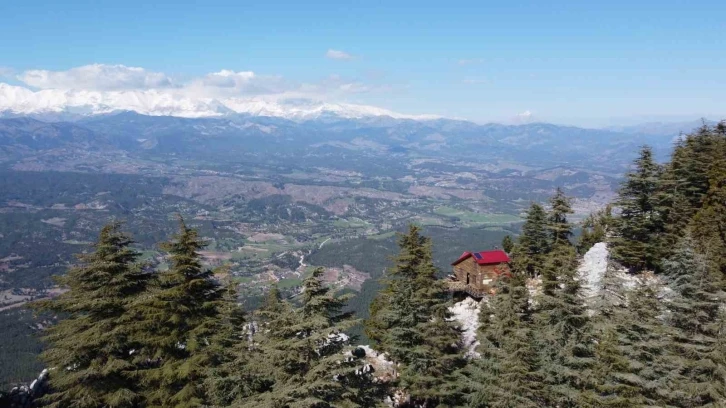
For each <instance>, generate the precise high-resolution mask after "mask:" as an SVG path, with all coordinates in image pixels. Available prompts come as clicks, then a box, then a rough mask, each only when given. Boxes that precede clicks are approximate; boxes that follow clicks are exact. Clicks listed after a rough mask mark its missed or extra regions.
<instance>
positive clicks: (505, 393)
mask: <svg viewBox="0 0 726 408" xmlns="http://www.w3.org/2000/svg"><path fill="white" fill-rule="evenodd" d="M495 289H496V290H495V295H494V296H492V297H491V298H489V300H488V302H482V309H481V312H480V316H479V321H480V326H479V333H478V334H477V339H479V341H480V346H479V348H478V350H479V352H480V354H481V357H480V358H478V359H475V360H474V361H472V362H471V363H470V367H469V368H468V370H469V371H470V375H469V377H470V381H471V383H472V385H473V392H471V395H470V398H469V406H470V407H481V408H484V407H492V408H518V407H533V408H534V407H538V406H540V404H541V402H542V401H541V396H540V394H541V391H542V390H541V388H540V387H541V382H542V379H541V378H540V377H539V373H538V369H539V365H538V364H539V361H538V356H537V350H536V348H535V344H534V343H533V341H532V340H533V333H532V326H531V321H530V320H531V310H530V304H529V292H528V290H527V287H526V286H525V278H524V276H523V275H521V274H519V275H517V274H515V275H503V276H502V277H500V278H499V279H498V280H497V283H496V286H495Z"/></svg>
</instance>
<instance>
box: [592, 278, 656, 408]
mask: <svg viewBox="0 0 726 408" xmlns="http://www.w3.org/2000/svg"><path fill="white" fill-rule="evenodd" d="M628 296H629V293H628V292H627V290H626V288H625V280H624V279H623V278H621V276H620V275H619V274H618V273H617V271H616V270H615V268H614V266H613V265H612V264H608V267H607V270H606V271H605V274H604V275H603V276H602V278H601V280H600V284H599V287H598V288H597V294H596V295H595V296H594V297H593V298H591V299H590V302H589V303H590V307H591V309H592V311H593V312H594V316H593V317H592V318H591V319H592V324H593V327H594V329H595V335H596V337H597V339H598V340H597V344H596V345H595V348H594V356H595V363H594V366H593V380H594V382H595V388H594V392H592V393H588V394H586V395H585V400H586V401H587V405H591V406H603V407H632V406H642V405H646V402H654V401H657V400H654V399H650V400H649V399H647V397H646V394H647V393H648V389H647V384H649V383H650V382H651V381H653V378H647V376H641V371H643V370H644V369H646V370H647V369H650V368H654V367H649V366H651V365H654V364H656V362H655V361H654V360H650V361H648V360H647V358H648V357H650V356H651V355H652V353H660V352H661V351H662V350H664V348H663V347H664V342H663V340H662V338H663V336H662V334H663V331H662V330H657V329H658V328H659V327H660V326H661V325H660V324H659V322H658V321H657V320H656V316H657V314H658V313H657V311H658V310H659V309H658V308H657V307H655V308H654V309H653V310H648V311H646V312H645V314H644V316H643V318H640V317H638V315H637V314H638V313H641V312H643V311H642V310H641V309H640V308H639V307H637V305H635V304H628ZM639 301H640V300H639ZM646 301H647V299H646ZM631 303H635V301H631ZM642 304H643V303H642V301H641V306H642ZM656 306H657V304H656ZM653 312H656V313H655V314H653ZM649 317H650V320H645V321H644V320H643V319H648V318H649ZM644 324H645V325H648V327H647V329H646V331H645V333H644V332H643V331H642V330H639V329H641V328H642V327H644V326H643V325H644ZM651 332H652V333H651ZM651 334H653V335H660V337H658V338H657V339H655V340H657V341H658V342H657V344H655V343H654V344H645V345H644V344H642V336H649V335H651ZM652 340H654V339H652V338H648V341H652ZM653 345H656V347H661V349H660V350H655V351H650V350H648V351H646V352H645V353H647V354H643V352H644V351H643V349H642V347H650V346H653ZM643 357H646V358H643ZM664 372H665V371H664V370H660V371H659V374H661V375H662V374H664ZM661 378H662V377H661Z"/></svg>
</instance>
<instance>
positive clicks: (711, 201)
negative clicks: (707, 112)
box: [692, 122, 726, 276]
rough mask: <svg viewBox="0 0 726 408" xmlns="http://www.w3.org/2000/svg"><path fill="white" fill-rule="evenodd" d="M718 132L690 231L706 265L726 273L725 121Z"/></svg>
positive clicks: (723, 274) (723, 273) (725, 274)
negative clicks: (703, 189) (709, 168)
mask: <svg viewBox="0 0 726 408" xmlns="http://www.w3.org/2000/svg"><path fill="white" fill-rule="evenodd" d="M715 132H716V134H717V135H719V136H720V139H719V140H720V143H718V144H717V145H716V146H715V148H714V150H715V152H714V154H715V157H714V160H713V162H712V163H711V164H712V167H711V170H710V171H709V174H708V183H709V188H708V191H707V192H706V194H705V195H704V200H703V205H702V207H701V208H700V209H699V210H698V212H697V213H696V214H695V216H694V217H693V221H692V232H693V238H694V240H695V241H696V242H697V248H698V249H699V252H700V253H702V254H703V255H704V256H705V257H706V259H707V260H708V261H709V266H711V267H712V268H713V269H714V270H716V271H720V272H721V274H722V276H726V217H724V214H726V122H722V123H721V124H720V126H719V127H717V128H716V130H715Z"/></svg>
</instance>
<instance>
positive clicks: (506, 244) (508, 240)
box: [502, 235, 514, 253]
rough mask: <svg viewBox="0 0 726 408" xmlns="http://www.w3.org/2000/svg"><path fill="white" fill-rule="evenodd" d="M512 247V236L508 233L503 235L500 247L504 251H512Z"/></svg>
mask: <svg viewBox="0 0 726 408" xmlns="http://www.w3.org/2000/svg"><path fill="white" fill-rule="evenodd" d="M513 248H514V241H512V237H511V236H510V235H507V236H505V237H504V238H502V249H503V250H504V252H506V253H510V252H512V249H513Z"/></svg>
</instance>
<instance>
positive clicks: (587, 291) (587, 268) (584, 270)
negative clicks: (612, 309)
mask: <svg viewBox="0 0 726 408" xmlns="http://www.w3.org/2000/svg"><path fill="white" fill-rule="evenodd" d="M609 256H610V253H609V251H608V246H607V244H606V243H604V242H598V243H597V244H595V245H593V246H592V248H590V250H589V251H587V253H586V254H585V256H584V257H583V259H582V263H581V264H580V267H579V268H577V273H578V275H579V277H580V279H581V280H582V283H583V294H584V295H585V297H586V298H590V297H593V296H595V295H597V293H598V292H599V291H600V282H601V281H602V277H603V275H605V271H607V269H608V258H609Z"/></svg>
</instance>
